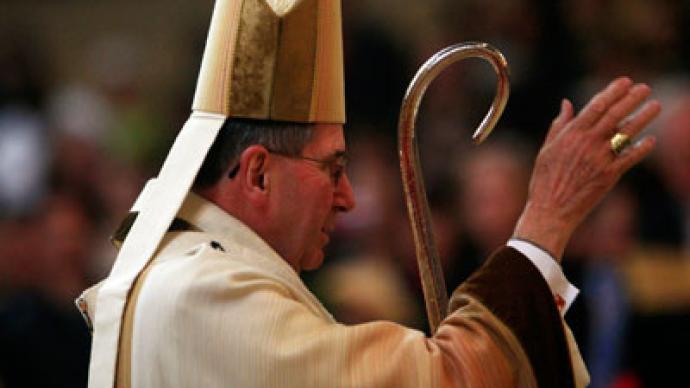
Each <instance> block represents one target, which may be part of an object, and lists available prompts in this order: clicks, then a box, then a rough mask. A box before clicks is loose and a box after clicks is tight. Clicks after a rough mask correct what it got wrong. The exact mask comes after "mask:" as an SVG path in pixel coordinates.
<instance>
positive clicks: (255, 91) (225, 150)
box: [80, 0, 659, 387]
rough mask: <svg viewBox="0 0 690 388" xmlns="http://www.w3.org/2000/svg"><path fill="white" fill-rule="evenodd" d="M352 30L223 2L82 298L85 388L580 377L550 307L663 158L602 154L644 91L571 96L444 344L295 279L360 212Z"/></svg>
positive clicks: (317, 5) (459, 304)
mask: <svg viewBox="0 0 690 388" xmlns="http://www.w3.org/2000/svg"><path fill="white" fill-rule="evenodd" d="M339 30H340V4H339V2H338V1H335V0H332V1H326V0H319V1H316V0H302V1H294V2H290V1H287V2H286V1H264V0H243V1H241V0H218V2H217V3H216V9H215V11H214V17H213V20H212V25H211V30H210V31H211V32H210V33H209V40H208V43H207V49H206V53H205V55H204V62H203V63H202V71H201V74H200V81H199V86H198V88H197V95H196V97H195V104H194V107H195V113H194V114H193V115H192V118H190V121H189V122H188V124H187V125H186V126H185V128H184V129H183V131H182V132H181V134H180V136H179V137H178V139H177V140H176V144H175V145H174V146H173V148H172V150H171V153H170V155H169V156H168V159H167V160H166V162H165V164H164V166H163V169H162V170H161V173H160V175H159V177H158V178H157V180H156V182H154V183H152V184H150V185H149V186H148V187H147V189H145V190H144V192H143V193H142V195H141V196H140V198H139V200H138V201H137V204H135V206H134V210H137V211H139V214H138V216H137V219H136V221H135V222H134V224H133V225H132V228H131V230H130V231H129V235H128V236H127V238H126V240H125V241H124V243H123V245H122V248H121V250H120V254H119V256H118V259H117V261H116V263H115V265H114V267H113V271H112V272H111V274H110V276H109V277H108V279H106V281H105V282H104V283H103V284H102V285H101V286H99V287H96V288H94V289H91V290H88V291H87V292H86V293H85V295H84V297H83V298H82V299H81V300H80V305H81V307H82V308H83V309H84V310H87V315H88V316H90V317H91V318H92V319H93V318H94V316H95V319H93V321H94V344H93V349H92V359H91V366H90V376H89V379H90V385H91V386H93V387H96V386H97V387H105V386H112V385H116V386H124V387H127V386H136V387H143V386H145V387H175V386H179V387H192V386H194V387H197V386H202V387H386V386H390V387H408V386H409V387H439V386H443V387H455V386H458V387H460V386H462V387H468V386H469V387H471V386H491V387H498V386H525V387H532V386H537V384H538V385H539V386H544V387H556V386H558V387H567V386H576V385H578V386H580V385H584V384H586V380H587V376H586V371H585V370H584V367H583V366H582V363H581V359H580V356H579V353H578V352H577V348H576V345H575V344H574V342H573V341H572V339H571V338H569V337H568V335H567V334H566V333H567V330H565V329H564V324H563V321H562V318H561V315H560V314H559V307H557V302H558V301H560V299H558V298H561V294H563V299H566V300H571V299H572V298H571V297H570V296H569V295H568V293H572V286H570V285H569V284H568V283H567V281H565V279H564V278H563V277H562V273H561V272H560V269H559V266H558V265H557V263H556V261H557V260H559V259H560V257H561V256H562V253H563V249H564V247H565V244H566V242H567V240H568V238H569V236H570V234H571V233H572V231H573V230H574V228H575V227H576V226H577V224H578V223H579V222H580V221H581V220H582V218H583V217H584V216H585V215H586V214H587V212H588V211H589V210H590V209H591V207H592V206H593V205H594V204H595V203H596V202H598V200H599V199H600V198H601V196H603V195H604V193H605V192H606V191H607V190H608V189H609V188H610V187H611V186H612V185H613V184H614V183H615V182H616V180H617V179H618V178H619V176H620V175H621V174H622V173H623V172H624V171H625V170H627V169H628V168H630V167H631V166H632V165H634V164H635V163H637V162H638V161H639V160H640V159H641V158H642V157H643V156H644V155H646V154H647V153H648V152H649V151H650V150H651V148H652V146H653V140H651V139H644V140H642V141H641V142H640V143H638V144H637V145H636V146H634V147H630V148H628V149H627V150H625V151H624V152H622V153H621V154H620V155H616V154H615V153H614V152H612V149H614V150H615V151H616V152H618V151H621V150H622V147H619V144H617V143H616V144H614V146H613V147H612V146H611V145H610V144H609V143H610V141H609V139H611V137H612V136H613V135H614V134H615V132H616V128H617V126H618V124H619V123H620V122H621V121H622V120H623V119H624V118H625V117H626V116H628V114H630V113H631V112H632V111H633V110H634V109H635V108H637V107H638V106H639V105H640V104H641V102H642V100H644V99H645V98H646V97H647V96H648V95H649V88H648V87H646V86H644V85H636V86H633V85H632V82H631V81H630V80H629V79H625V78H621V79H619V80H616V81H614V82H613V83H612V84H611V85H609V87H608V88H607V89H606V90H604V91H603V92H602V93H600V94H599V95H598V96H597V97H595V98H594V99H593V100H592V102H591V103H590V104H589V105H588V106H587V107H585V108H584V109H583V110H582V111H581V112H580V113H579V114H578V115H577V116H575V114H574V111H573V107H572V106H571V105H570V103H568V102H564V103H563V106H562V110H561V113H560V115H559V116H558V118H556V120H555V121H554V122H553V125H552V128H551V130H550V132H549V135H548V137H547V140H546V143H545V145H544V148H543V149H542V151H541V153H540V155H539V157H538V160H537V163H536V166H535V174H534V177H533V179H532V182H531V184H530V194H529V199H528V201H527V205H526V207H525V210H524V212H523V214H522V216H521V218H520V221H519V222H518V224H517V227H516V229H515V240H511V243H510V244H511V246H513V247H515V248H510V247H504V248H502V249H500V250H498V251H497V252H496V253H495V254H494V256H493V257H492V258H490V259H489V260H488V261H487V263H486V264H485V265H484V266H483V267H482V269H480V270H479V271H478V272H477V273H476V274H475V275H474V276H473V277H472V278H471V279H470V280H468V281H467V282H466V283H464V284H463V285H461V286H460V287H459V288H458V289H457V290H456V291H455V293H454V294H453V297H452V298H451V303H450V306H449V311H450V312H451V313H450V315H449V316H448V318H447V319H446V320H445V321H444V322H443V324H442V325H441V327H440V328H439V330H438V332H437V333H436V334H435V335H434V336H433V337H432V338H426V337H425V336H424V335H423V334H422V333H421V332H418V331H415V330H411V329H407V328H405V327H402V326H399V325H396V324H393V323H391V322H372V323H368V324H363V325H355V326H346V325H342V324H339V323H337V322H335V321H334V320H333V318H332V317H331V316H330V315H329V314H328V312H327V311H326V310H325V309H324V308H323V307H322V306H321V304H320V303H319V302H318V301H317V300H316V298H315V297H314V296H313V295H312V294H311V293H310V292H309V291H308V290H307V289H306V287H305V286H304V284H303V283H302V282H301V280H300V278H299V276H298V273H299V272H300V271H301V270H309V269H314V268H317V267H319V266H320V265H321V263H322V261H323V259H324V257H323V256H324V255H323V247H324V246H325V245H326V244H327V243H328V240H329V233H330V232H331V231H332V229H333V226H334V223H335V221H336V218H337V216H338V214H339V213H342V212H346V211H348V210H350V209H352V208H353V206H354V205H355V201H354V198H353V194H352V188H351V187H350V182H349V180H348V177H347V174H346V173H345V171H344V163H345V160H346V159H345V156H346V148H345V141H344V137H343V127H342V123H343V119H344V115H343V112H344V106H343V104H342V90H343V89H342V71H341V70H342V69H341V66H342V56H341V55H342V54H341V49H340V47H341V38H340V33H339ZM658 110H659V106H658V104H657V103H655V102H652V103H649V104H647V105H645V106H644V107H643V108H641V111H640V113H639V114H637V115H636V116H635V117H634V118H632V119H630V120H629V121H628V122H627V123H626V124H625V125H623V126H622V127H621V128H620V129H619V131H620V132H621V133H624V134H626V135H627V136H629V137H634V136H635V135H636V134H637V133H638V132H639V131H640V130H641V129H642V128H643V127H644V126H645V125H646V124H647V123H648V122H649V121H650V120H651V119H652V118H653V117H654V116H655V115H656V114H657V113H658ZM226 117H230V118H229V119H226ZM221 126H222V128H221ZM192 133H193V134H194V135H195V136H192V135H190V134H192ZM216 134H218V136H216ZM197 135H198V137H197ZM619 137H620V136H619ZM200 138H202V139H201V140H200ZM212 142H213V147H212V149H211V151H210V152H208V156H207V148H208V147H209V146H210V144H211V143H212ZM203 159H205V162H204V166H203V167H202V169H201V172H200V173H199V174H197V169H198V165H199V164H201V160H203ZM192 179H193V180H195V184H194V188H193V191H194V192H193V193H187V190H188V189H187V188H188V187H189V186H188V185H189V184H191V180H192ZM180 194H181V195H180ZM168 217H170V218H168ZM173 217H174V218H175V219H174V220H173ZM166 230H167V232H166ZM159 231H160V233H161V235H163V234H164V235H163V237H162V239H161V238H159V237H158V235H157V233H158V232H159ZM538 247H540V248H538ZM154 251H155V252H154ZM520 252H525V253H527V255H529V258H527V257H526V256H525V255H523V253H520ZM549 254H550V256H549ZM554 259H555V260H556V261H554ZM532 263H534V264H532ZM545 279H546V280H545ZM554 295H556V296H557V302H554ZM372 297H375V296H372ZM561 307H562V306H561ZM94 310H95V311H94ZM562 310H563V309H562Z"/></svg>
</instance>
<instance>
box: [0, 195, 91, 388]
mask: <svg viewBox="0 0 690 388" xmlns="http://www.w3.org/2000/svg"><path fill="white" fill-rule="evenodd" d="M40 210H41V212H40V213H37V215H36V216H34V217H36V218H35V222H34V223H33V224H32V227H31V228H26V229H22V230H16V231H17V232H20V231H21V233H17V234H16V235H12V236H11V237H12V238H15V239H17V240H16V241H6V243H9V244H21V245H20V246H18V249H16V250H15V251H14V253H15V254H21V256H19V257H17V256H15V257H12V258H11V259H13V260H15V263H16V265H17V267H18V268H17V269H20V270H15V272H14V275H20V274H21V273H22V272H24V273H25V277H29V279H25V280H28V281H25V282H21V283H18V282H17V279H16V278H15V279H13V280H14V284H13V287H12V288H11V289H10V290H9V291H6V292H7V294H6V295H5V297H4V298H0V381H2V382H3V383H4V384H5V385H6V387H8V388H11V387H65V388H68V387H79V386H84V384H85V382H86V380H87V377H86V376H87V371H88V368H87V364H88V359H89V347H90V339H89V336H88V333H84V331H83V322H82V320H81V319H80V317H79V316H78V315H75V314H74V311H73V310H74V307H73V301H72V300H73V298H74V296H75V295H77V294H78V293H79V290H80V289H82V288H83V287H85V285H86V284H88V283H89V282H90V281H91V279H90V278H89V276H88V275H87V269H88V262H89V260H90V259H91V257H90V253H91V250H90V247H91V227H92V224H91V222H90V220H89V218H88V217H87V214H86V212H85V210H84V208H83V207H82V205H81V204H80V202H79V201H78V200H77V199H75V198H74V197H71V196H69V195H65V194H52V195H51V196H50V197H48V198H47V200H46V202H45V203H44V204H43V205H42V206H41V208H40ZM7 253H12V252H7ZM10 275H12V272H10ZM17 278H18V279H21V278H22V277H21V276H17Z"/></svg>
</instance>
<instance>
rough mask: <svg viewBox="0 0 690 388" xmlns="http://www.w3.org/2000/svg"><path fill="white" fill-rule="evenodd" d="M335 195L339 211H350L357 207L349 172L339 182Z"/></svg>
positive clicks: (335, 204) (335, 202) (335, 203)
mask: <svg viewBox="0 0 690 388" xmlns="http://www.w3.org/2000/svg"><path fill="white" fill-rule="evenodd" d="M334 196H335V198H334V206H335V207H336V208H337V209H338V210H339V211H342V212H349V211H350V210H352V209H353V208H354V207H355V193H354V192H353V191H352V185H351V184H350V178H348V176H347V173H345V174H343V177H342V179H341V180H340V181H339V182H338V186H336V188H335V193H334Z"/></svg>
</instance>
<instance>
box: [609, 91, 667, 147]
mask: <svg viewBox="0 0 690 388" xmlns="http://www.w3.org/2000/svg"><path fill="white" fill-rule="evenodd" d="M660 112H661V104H659V102H658V101H656V100H652V101H649V102H648V103H646V104H645V105H644V106H643V107H642V109H640V111H639V112H638V113H637V114H635V116H633V117H632V118H631V119H630V120H629V121H628V122H626V123H625V124H624V125H623V126H622V127H621V128H620V130H619V132H622V133H625V134H626V135H628V136H630V138H631V139H633V138H635V136H637V135H638V134H639V133H640V132H641V131H642V129H644V128H645V127H646V126H647V125H648V124H649V123H650V122H651V121H652V120H654V119H655V118H656V117H657V116H658V115H659V113H660Z"/></svg>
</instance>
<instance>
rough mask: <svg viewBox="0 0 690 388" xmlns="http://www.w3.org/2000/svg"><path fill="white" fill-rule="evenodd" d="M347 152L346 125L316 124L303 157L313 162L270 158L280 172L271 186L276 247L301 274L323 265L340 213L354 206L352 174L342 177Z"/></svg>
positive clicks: (298, 159)
mask: <svg viewBox="0 0 690 388" xmlns="http://www.w3.org/2000/svg"><path fill="white" fill-rule="evenodd" d="M344 153H345V139H344V137H343V128H342V125H335V124H317V125H316V126H315V129H314V135H313V137H312V140H311V141H310V142H309V143H308V144H307V145H306V146H305V148H304V150H303V151H302V154H301V155H300V156H301V157H304V158H309V159H312V160H307V159H300V158H292V157H286V156H282V155H280V154H274V153H272V154H271V159H272V162H271V163H275V164H274V166H275V168H276V169H277V170H279V173H278V174H276V176H275V179H274V180H272V183H271V186H272V190H273V194H276V195H272V197H271V198H272V199H271V201H272V204H273V208H274V209H275V217H274V218H273V219H274V220H275V221H276V222H275V225H274V226H275V228H276V230H275V235H276V236H278V237H277V241H276V243H277V245H278V246H276V247H275V248H277V250H278V251H279V253H281V255H283V257H284V258H285V259H286V260H287V261H288V262H289V263H290V264H291V265H292V266H293V268H295V270H296V271H297V272H299V271H300V270H303V269H304V270H311V269H315V268H318V267H319V266H321V263H322V262H323V258H324V253H323V248H324V247H325V246H326V244H328V241H329V238H330V237H329V235H330V233H331V232H332V231H333V228H334V227H335V221H336V216H337V214H338V213H340V212H347V211H349V210H351V209H352V208H353V207H354V205H355V202H354V196H353V193H352V187H351V186H350V181H349V179H348V177H347V175H346V174H345V172H344V171H342V174H341V175H339V174H338V170H339V168H338V165H340V162H341V159H342V156H343V155H344ZM315 160H318V161H323V163H322V162H316V161H315ZM338 175H339V176H338Z"/></svg>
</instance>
